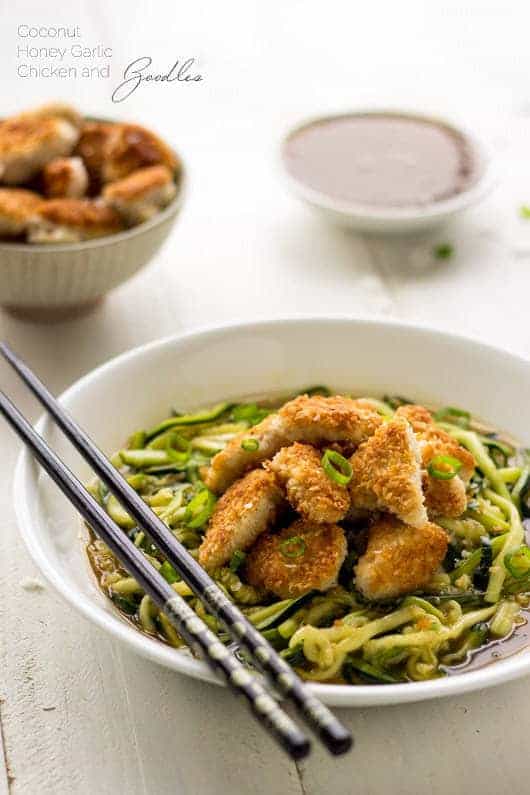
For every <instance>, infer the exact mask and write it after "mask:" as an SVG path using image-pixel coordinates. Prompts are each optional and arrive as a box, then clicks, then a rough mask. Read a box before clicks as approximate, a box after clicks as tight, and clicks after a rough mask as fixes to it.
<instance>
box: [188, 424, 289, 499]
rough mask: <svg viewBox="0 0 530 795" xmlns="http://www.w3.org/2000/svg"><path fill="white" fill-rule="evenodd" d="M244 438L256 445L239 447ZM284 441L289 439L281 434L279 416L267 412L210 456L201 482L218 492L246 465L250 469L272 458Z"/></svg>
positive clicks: (245, 470) (283, 433) (281, 428)
mask: <svg viewBox="0 0 530 795" xmlns="http://www.w3.org/2000/svg"><path fill="white" fill-rule="evenodd" d="M245 439H254V440H255V441H256V442H257V443H258V447H257V449H256V450H250V449H246V447H247V446H245V448H244V447H242V446H241V445H242V442H243V441H244V440H245ZM286 444H289V439H287V437H286V436H285V432H284V427H283V422H282V419H281V417H280V416H279V415H278V414H270V415H269V416H268V417H266V418H265V419H264V420H263V421H262V422H260V423H258V425H255V426H254V427H253V428H250V429H249V430H248V431H243V433H239V434H238V435H237V436H234V438H233V439H231V440H230V441H229V442H228V444H227V445H226V447H225V448H224V449H223V450H221V451H220V452H219V453H217V454H216V455H215V456H214V457H213V458H212V460H211V462H210V466H209V468H208V471H207V472H206V475H205V477H204V482H205V483H206V485H207V487H208V488H209V489H210V491H213V492H215V493H216V494H220V493H221V492H223V491H224V490H225V489H227V488H228V486H230V484H231V483H233V482H234V481H235V480H237V478H239V477H241V475H243V474H244V473H245V472H248V470H249V469H254V468H255V467H257V466H259V465H260V464H262V463H263V462H264V461H266V460H267V459H268V458H272V456H273V455H274V454H275V453H277V452H278V450H280V449H281V448H282V447H283V446H284V445H286Z"/></svg>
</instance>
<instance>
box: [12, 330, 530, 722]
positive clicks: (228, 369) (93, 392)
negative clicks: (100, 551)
mask: <svg viewBox="0 0 530 795" xmlns="http://www.w3.org/2000/svg"><path fill="white" fill-rule="evenodd" d="M317 383H318V384H322V383H323V384H328V385H329V386H330V387H331V388H332V389H335V390H337V391H339V392H340V391H342V392H352V391H354V392H355V393H356V394H359V395H361V394H365V395H375V396H380V395H384V394H392V393H394V394H404V395H406V396H408V397H410V398H412V399H415V400H418V401H419V402H425V403H427V404H429V403H430V404H434V405H436V404H438V405H456V406H462V407H463V408H465V409H467V410H469V411H471V412H473V413H474V414H476V415H477V416H479V417H483V418H484V419H485V420H486V421H488V422H491V423H492V424H494V425H495V426H496V427H498V428H501V429H505V430H507V431H510V432H511V433H512V434H513V435H514V436H515V437H516V438H518V439H520V440H521V441H522V442H523V443H525V444H528V443H529V442H530V439H529V438H528V432H529V431H528V429H529V428H530V404H529V402H528V399H527V396H528V394H529V392H530V364H529V363H528V362H527V361H525V360H523V359H520V358H518V357H517V356H513V355H511V354H509V353H505V352H504V351H501V350H499V349H497V348H493V347H491V346H488V345H484V344H482V343H479V342H474V341H472V340H468V339H465V338H463V337H458V336H455V335H451V334H445V333H442V332H439V331H434V330H430V329H427V328H423V327H419V326H409V325H406V324H402V323H386V322H382V321H375V320H352V319H351V318H307V319H303V318H297V319H294V320H272V321H268V322H260V323H247V324H242V325H234V326H225V327H221V328H215V329H210V330H206V331H194V332H193V333H190V334H187V335H184V336H179V337H169V338H167V339H164V340H160V341H158V342H153V343H150V344H148V345H144V346H142V347H141V348H137V349H136V350H133V351H130V352H129V353H125V354H123V355H122V356H119V357H118V358H117V359H113V360H112V361H110V362H108V363H107V364H104V365H103V366H101V367H98V369H97V370H94V371H93V372H91V373H89V374H88V375H86V376H85V377H84V378H82V379H81V380H80V381H78V382H77V383H75V384H74V385H73V386H71V387H70V388H69V389H68V390H67V391H66V392H65V393H64V394H63V395H62V396H61V399H60V400H61V404H62V405H63V406H64V407H65V408H66V410H67V411H68V412H69V413H70V414H72V416H74V417H75V418H76V420H77V421H78V422H79V423H80V424H81V425H82V426H83V427H84V428H85V429H86V431H87V432H88V433H89V434H90V435H91V436H92V437H93V438H94V439H95V441H96V442H97V443H98V445H99V447H100V448H101V449H102V450H104V451H105V452H106V453H108V454H110V453H112V452H113V451H115V450H117V449H119V448H120V447H121V446H122V444H123V442H124V440H125V439H126V438H127V437H128V436H129V435H130V433H131V432H133V431H134V430H136V429H138V428H145V427H149V426H150V425H154V424H155V423H157V422H159V421H160V420H161V419H163V418H164V417H165V416H167V413H168V411H169V409H170V407H171V406H178V407H179V408H180V409H183V410H186V409H192V408H193V407H197V406H201V405H202V406H204V405H212V404H214V403H217V402H219V401H220V400H230V399H232V398H241V397H243V396H245V395H252V394H254V395H255V394H264V393H267V392H272V393H274V392H276V393H277V392H279V391H282V392H283V393H285V392H289V391H291V390H292V391H294V390H297V389H300V388H303V387H307V386H309V385H311V384H317ZM492 383H493V384H495V389H492V388H491V385H492ZM132 385H139V388H131V387H132ZM146 385H147V386H146ZM124 396H126V399H124ZM37 429H38V430H39V432H40V433H42V434H43V436H44V438H45V439H46V440H47V441H48V442H49V444H50V445H51V447H52V448H53V449H54V450H56V451H57V453H58V454H59V456H60V457H61V458H62V459H63V461H64V462H65V463H66V464H67V465H68V466H69V467H70V468H71V469H72V470H73V472H74V473H75V474H76V475H78V477H80V478H81V479H82V480H83V481H86V480H88V479H89V478H90V477H91V472H90V469H89V467H88V466H87V464H85V463H84V462H83V461H82V460H81V459H80V457H79V455H78V454H77V453H76V451H75V450H74V448H73V447H72V445H71V444H70V443H69V442H68V441H67V440H66V439H65V437H64V436H63V435H62V434H61V433H60V431H58V430H57V428H56V427H55V426H54V425H53V424H52V423H51V422H50V420H49V419H48V418H41V419H40V420H39V422H38V423H37ZM15 507H16V512H17V517H18V523H19V528H20V533H21V535H22V537H23V538H24V541H25V542H26V545H27V548H28V550H29V552H30V554H31V556H32V557H33V560H34V561H35V563H36V564H37V566H38V567H39V569H40V570H41V572H42V574H43V575H44V576H45V577H46V579H47V580H48V582H49V583H50V584H51V585H52V586H53V587H54V588H55V589H56V590H57V591H58V592H59V593H60V594H61V595H62V596H63V598H64V599H65V600H66V601H67V602H69V603H70V605H71V606H73V607H75V608H76V609H77V610H79V611H80V612H81V613H82V614H83V615H84V616H85V617H86V618H87V619H89V620H90V621H92V622H93V623H94V624H96V625H97V626H99V627H100V628H101V629H102V630H103V631H104V632H106V633H108V634H109V635H111V636H112V637H114V638H116V639H117V640H119V641H121V642H123V643H124V644H125V645H127V646H128V647H129V648H131V649H133V650H134V651H136V652H138V653H139V654H142V655H143V656H144V657H147V658H149V659H151V660H153V661H154V662H157V663H160V664H161V665H164V666H166V667H168V668H171V669H173V670H175V671H179V672H180V673H182V674H185V675H187V676H192V677H194V678H196V679H205V680H207V681H213V682H216V683H217V684H218V683H219V680H218V679H216V677H214V675H213V674H212V673H211V672H210V670H209V668H208V667H207V665H206V663H204V662H202V661H201V660H198V659H195V658H193V657H191V656H190V655H189V654H186V653H185V652H183V651H182V650H181V649H174V648H172V647H170V646H167V645H164V644H163V643H161V642H159V641H157V640H156V639H154V638H150V637H147V636H146V635H143V634H141V633H140V632H139V631H138V630H137V629H135V628H134V627H133V626H132V624H131V623H130V622H129V621H127V620H126V619H125V618H124V617H123V616H122V615H121V614H120V613H118V611H117V610H116V609H115V607H114V605H113V604H112V602H111V601H110V600H109V599H108V598H107V597H105V595H104V594H103V593H102V592H101V591H100V590H99V588H98V587H97V584H96V580H95V577H94V575H93V573H92V571H91V570H90V567H89V564H88V561H87V557H86V552H85V548H84V544H83V540H82V539H81V538H80V528H81V522H80V519H79V516H78V514H76V511H75V510H74V508H73V507H72V506H71V505H70V503H69V502H68V501H67V500H66V498H65V497H63V496H62V494H60V493H59V491H58V489H57V488H56V486H55V485H54V484H53V483H52V482H51V480H50V478H48V477H47V476H46V475H44V474H43V472H42V470H40V469H39V467H38V465H37V464H36V463H35V461H34V460H33V458H32V457H31V455H30V454H29V453H28V452H26V451H23V452H22V453H21V455H20V458H19V460H18V464H17V468H16V473H15ZM528 673H530V647H527V648H525V649H524V650H522V651H520V652H518V653H517V654H514V655H513V656H511V657H506V658H504V659H499V660H498V661H496V662H494V663H492V664H490V665H487V666H485V667H484V668H480V669H478V670H475V671H469V672H467V673H462V674H459V675H457V676H448V677H443V678H440V679H433V680H431V681H426V682H408V683H404V684H392V685H337V684H311V685H310V687H311V689H312V690H313V692H314V693H315V694H316V695H317V696H318V697H319V698H321V699H322V700H323V701H324V702H325V703H327V704H334V705H336V706H344V707H353V706H369V705H376V704H377V705H378V704H397V703H400V702H405V701H420V700H422V699H428V698H435V697H439V696H449V695H456V694H458V693H463V692H467V691H470V690H476V689H478V688H483V687H489V686H491V685H495V684H499V683H501V682H505V681H508V680H509V679H514V678H516V677H519V676H523V675H524V674H528Z"/></svg>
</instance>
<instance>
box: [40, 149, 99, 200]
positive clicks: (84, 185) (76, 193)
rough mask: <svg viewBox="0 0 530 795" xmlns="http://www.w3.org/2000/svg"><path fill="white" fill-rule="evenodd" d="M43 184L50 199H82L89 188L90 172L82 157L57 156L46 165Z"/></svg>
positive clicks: (43, 172) (45, 193)
mask: <svg viewBox="0 0 530 795" xmlns="http://www.w3.org/2000/svg"><path fill="white" fill-rule="evenodd" d="M42 184H43V189H44V195H45V196H47V197H48V198H49V199H80V198H81V197H82V196H85V195H86V192H87V190H88V172H87V170H86V168H85V164H84V163H83V161H82V160H81V158H80V157H56V158H55V160H52V161H50V162H49V163H47V164H46V165H45V166H44V169H43V171H42Z"/></svg>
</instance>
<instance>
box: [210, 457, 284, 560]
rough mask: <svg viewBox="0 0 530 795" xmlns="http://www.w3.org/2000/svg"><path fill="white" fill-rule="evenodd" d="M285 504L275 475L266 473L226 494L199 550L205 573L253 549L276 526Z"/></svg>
mask: <svg viewBox="0 0 530 795" xmlns="http://www.w3.org/2000/svg"><path fill="white" fill-rule="evenodd" d="M283 500H284V497H283V494H282V492H281V490H280V489H279V488H278V485H277V484H276V480H275V478H274V475H273V474H272V473H270V472H265V470H263V469H256V470H255V471H254V472H249V474H248V475H245V477H244V478H242V479H241V480H238V481H236V483H234V484H233V485H232V486H231V487H230V488H229V489H228V491H226V492H225V493H224V494H223V496H222V497H221V499H220V500H219V502H218V503H217V505H216V506H215V509H214V512H213V514H212V516H211V518H210V521H209V524H208V529H207V531H206V535H205V537H204V540H203V542H202V544H201V547H200V550H199V562H200V564H201V566H204V568H205V569H208V570H210V571H211V570H212V569H217V568H219V566H222V565H223V563H226V562H227V561H229V560H230V558H231V557H232V555H233V554H234V552H235V551H236V549H240V550H245V549H248V548H249V547H251V546H252V544H253V543H254V541H255V540H256V539H257V537H258V536H259V535H261V533H263V532H265V530H267V528H268V527H269V526H270V525H271V524H272V523H273V522H274V520H275V519H276V516H277V514H278V510H279V508H280V506H281V504H282V502H283Z"/></svg>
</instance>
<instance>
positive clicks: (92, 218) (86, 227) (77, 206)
mask: <svg viewBox="0 0 530 795" xmlns="http://www.w3.org/2000/svg"><path fill="white" fill-rule="evenodd" d="M122 229H123V222H122V220H121V218H120V216H119V215H118V213H117V212H116V211H115V210H113V209H111V208H110V207H106V206H105V205H102V204H101V203H98V202H96V201H90V200H88V199H49V200H47V201H43V202H42V204H41V206H40V208H39V211H38V213H37V216H36V220H34V221H32V222H31V223H30V228H29V234H28V241H29V242H30V243H78V242H79V241H80V240H91V239H93V238H95V237H104V236H105V235H112V234H115V233H116V232H120V231H121V230H122Z"/></svg>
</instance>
